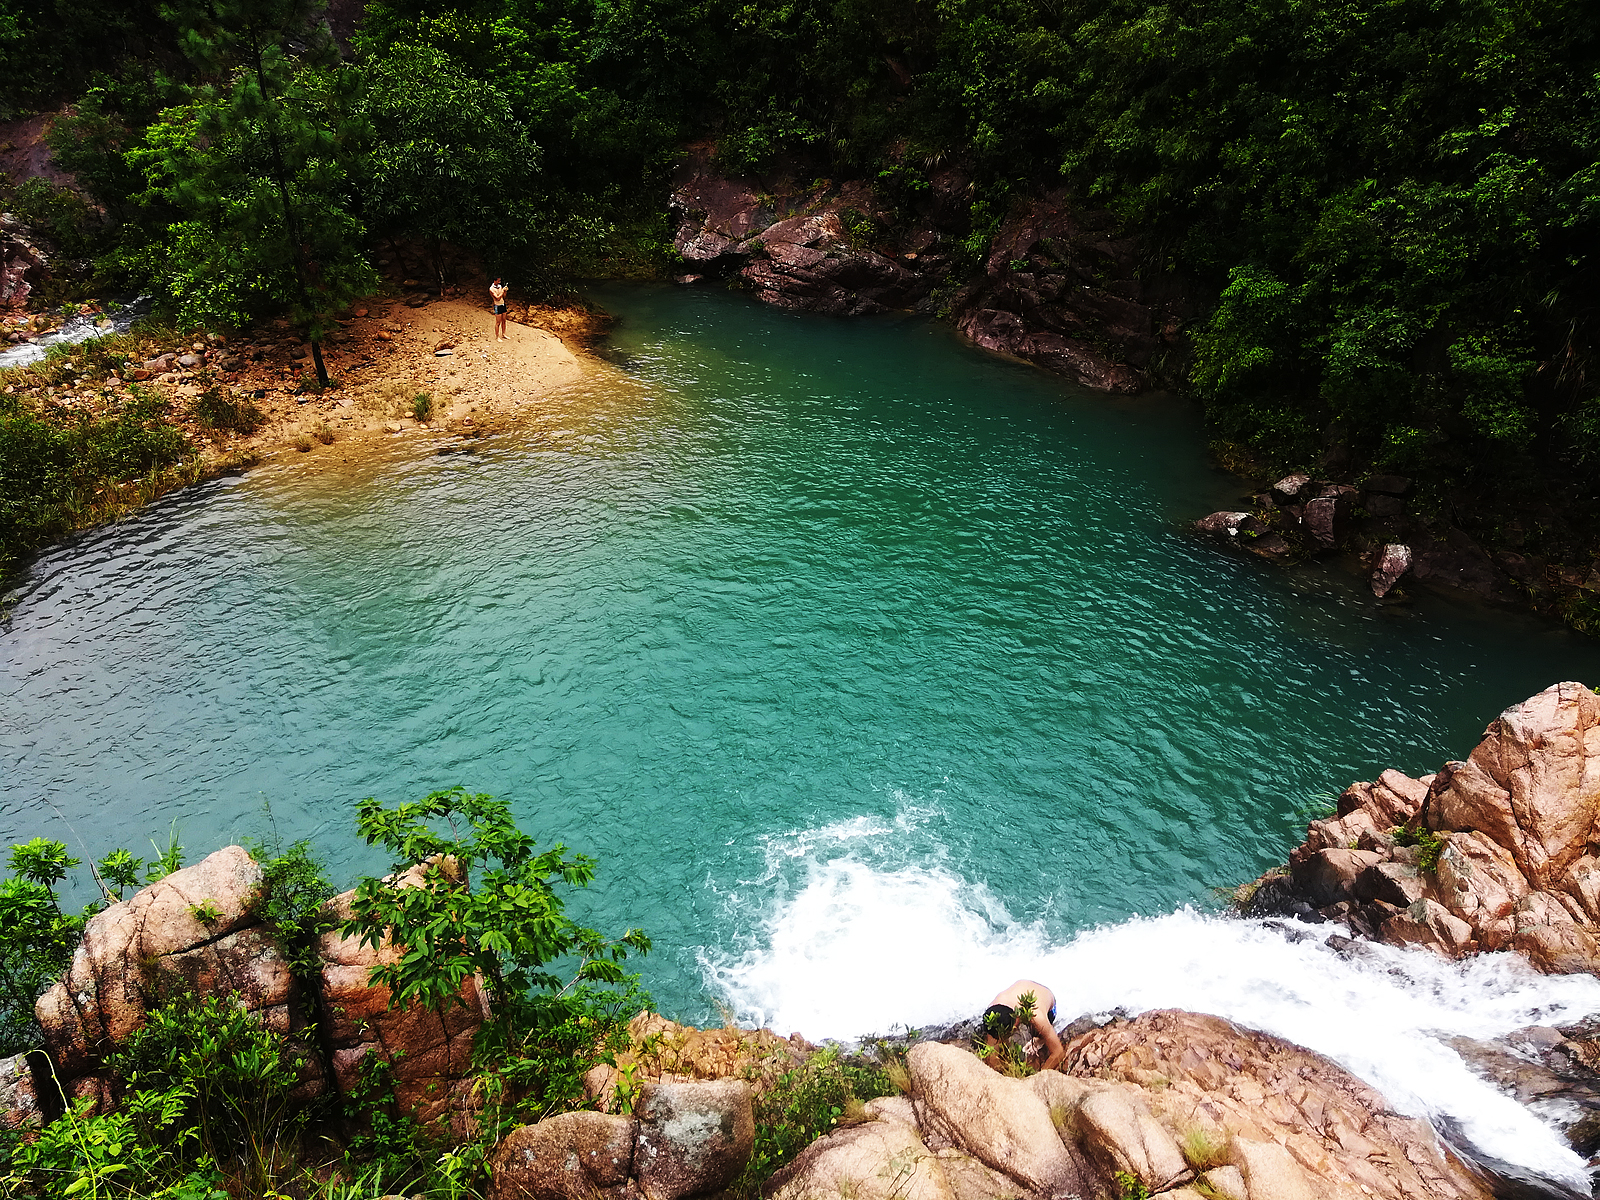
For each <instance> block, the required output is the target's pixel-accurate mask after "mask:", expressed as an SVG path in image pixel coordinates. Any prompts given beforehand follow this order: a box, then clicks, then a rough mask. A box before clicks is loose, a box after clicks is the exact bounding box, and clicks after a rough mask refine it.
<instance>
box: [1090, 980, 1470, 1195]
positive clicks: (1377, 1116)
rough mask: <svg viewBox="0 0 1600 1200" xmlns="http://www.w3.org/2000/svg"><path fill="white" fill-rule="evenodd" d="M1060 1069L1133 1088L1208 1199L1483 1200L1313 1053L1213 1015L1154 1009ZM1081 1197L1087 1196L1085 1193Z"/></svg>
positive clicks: (1110, 1029) (1114, 1028)
mask: <svg viewBox="0 0 1600 1200" xmlns="http://www.w3.org/2000/svg"><path fill="white" fill-rule="evenodd" d="M1064 1069H1065V1070H1066V1071H1068V1072H1069V1073H1070V1074H1071V1075H1072V1076H1074V1077H1076V1078H1078V1079H1080V1080H1092V1079H1099V1080H1105V1081H1108V1082H1114V1083H1117V1084H1119V1085H1120V1086H1122V1087H1125V1088H1133V1089H1136V1090H1137V1092H1138V1094H1139V1095H1141V1096H1143V1097H1145V1098H1146V1100H1147V1102H1148V1104H1149V1108H1150V1111H1151V1112H1152V1114H1153V1115H1154V1116H1155V1117H1156V1119H1157V1120H1158V1121H1159V1122H1160V1123H1161V1124H1162V1126H1163V1127H1164V1128H1165V1129H1166V1130H1167V1131H1168V1133H1169V1134H1171V1135H1172V1136H1173V1137H1174V1138H1175V1139H1187V1142H1188V1144H1189V1145H1191V1146H1193V1147H1195V1148H1196V1149H1197V1150H1198V1148H1200V1147H1206V1148H1208V1153H1209V1154H1210V1155H1212V1156H1213V1157H1210V1158H1209V1161H1201V1162H1200V1163H1199V1164H1198V1165H1199V1166H1200V1167H1202V1168H1204V1169H1205V1170H1206V1179H1207V1182H1208V1186H1210V1187H1211V1188H1213V1189H1214V1190H1215V1192H1216V1193H1217V1194H1221V1195H1229V1194H1232V1195H1238V1196H1242V1197H1244V1200H1284V1198H1287V1197H1311V1198H1314V1200H1363V1198H1372V1197H1377V1198H1380V1200H1402V1198H1403V1200H1424V1198H1440V1200H1442V1198H1444V1197H1450V1198H1452V1200H1466V1198H1467V1197H1472V1198H1474V1200H1479V1198H1481V1200H1487V1197H1488V1196H1489V1194H1490V1192H1489V1189H1488V1188H1487V1187H1486V1186H1485V1185H1484V1184H1483V1183H1482V1182H1480V1181H1479V1180H1478V1179H1477V1178H1476V1177H1475V1176H1474V1175H1473V1174H1472V1173H1471V1172H1470V1171H1468V1170H1467V1169H1465V1168H1464V1167H1463V1166H1462V1165H1461V1164H1460V1163H1459V1162H1458V1161H1457V1160H1456V1159H1455V1158H1454V1157H1452V1156H1451V1155H1449V1154H1447V1153H1446V1152H1445V1151H1444V1149H1443V1148H1442V1147H1441V1146H1440V1145H1439V1142H1438V1139H1437V1138H1436V1136H1435V1135H1434V1133H1433V1131H1432V1129H1431V1128H1429V1126H1428V1125H1427V1124H1426V1123H1425V1122H1423V1121H1419V1120H1413V1119H1411V1118H1407V1117H1402V1116H1400V1115H1399V1114H1397V1113H1395V1112H1394V1111H1393V1110H1392V1109H1391V1108H1390V1106H1389V1105H1388V1104H1387V1103H1386V1102H1385V1101H1384V1099H1383V1097H1382V1096H1380V1095H1379V1094H1378V1093H1377V1092H1375V1091H1373V1090H1372V1089H1371V1088H1370V1087H1368V1086H1367V1085H1366V1084H1364V1083H1362V1082H1361V1081H1360V1080H1358V1079H1356V1078H1355V1077H1354V1076H1353V1075H1351V1074H1349V1073H1348V1072H1347V1071H1345V1070H1344V1069H1343V1068H1341V1067H1339V1066H1337V1065H1335V1064H1334V1063H1332V1062H1329V1061H1328V1060H1327V1059H1325V1058H1323V1057H1322V1056H1321V1055H1318V1054H1315V1053H1313V1052H1312V1051H1309V1050H1305V1049H1303V1048H1301V1047H1298V1046H1294V1045H1292V1044H1290V1043H1288V1042H1285V1041H1283V1040H1281V1039H1279V1038H1274V1037H1271V1036H1269V1035H1267V1034H1263V1033H1257V1032H1254V1031H1251V1030H1247V1029H1240V1028H1238V1027H1236V1026H1234V1025H1232V1024H1230V1023H1229V1022H1227V1021H1224V1020H1222V1019H1221V1018H1218V1017H1210V1016H1201V1015H1198V1014H1195V1013H1182V1012H1174V1011H1158V1012H1151V1013H1145V1014H1144V1015H1142V1016H1140V1017H1137V1018H1134V1019H1132V1020H1118V1021H1113V1022H1112V1023H1110V1024H1109V1025H1106V1026H1103V1027H1102V1028H1100V1029H1097V1030H1095V1031H1093V1032H1091V1033H1087V1034H1084V1035H1083V1036H1081V1037H1078V1038H1076V1039H1074V1040H1073V1041H1072V1043H1071V1044H1070V1045H1069V1046H1068V1047H1067V1060H1066V1063H1065V1067H1064ZM1086 1194H1087V1193H1086Z"/></svg>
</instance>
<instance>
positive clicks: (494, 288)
mask: <svg viewBox="0 0 1600 1200" xmlns="http://www.w3.org/2000/svg"><path fill="white" fill-rule="evenodd" d="M489 306H490V307H491V308H492V309H493V310H494V340H495V341H497V342H504V341H508V340H509V339H508V338H507V337H506V281H505V280H504V279H501V278H500V277H499V276H498V275H496V276H495V280H494V282H493V283H491V284H490V285H489Z"/></svg>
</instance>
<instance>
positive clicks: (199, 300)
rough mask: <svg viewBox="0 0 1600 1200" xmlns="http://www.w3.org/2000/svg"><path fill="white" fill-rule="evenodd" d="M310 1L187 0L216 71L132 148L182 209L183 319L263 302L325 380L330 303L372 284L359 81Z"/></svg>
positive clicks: (174, 244)
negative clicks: (359, 209)
mask: <svg viewBox="0 0 1600 1200" xmlns="http://www.w3.org/2000/svg"><path fill="white" fill-rule="evenodd" d="M314 11H315V10H314V7H313V5H312V3H310V2H309V0H188V2H186V3H184V4H182V5H181V6H180V7H178V8H177V9H175V10H174V16H175V17H176V19H177V20H178V23H179V25H180V27H181V28H182V29H183V31H184V32H183V38H182V42H183V49H184V51H185V53H186V54H187V55H188V56H189V57H190V58H191V59H192V60H193V61H194V63H195V64H196V66H197V67H198V68H199V69H200V71H201V73H202V76H203V77H204V78H206V79H208V80H209V81H208V82H204V83H201V84H199V85H197V86H195V87H193V88H191V89H189V103H188V104H186V105H182V106H179V107H177V108H172V109H168V110H167V111H166V112H164V113H163V114H162V118H161V120H160V121H158V122H157V123H156V124H154V125H152V126H151V128H150V130H149V131H148V132H147V134H146V137H145V141H144V145H143V146H142V147H141V148H140V149H139V150H137V151H135V152H134V153H135V155H136V158H137V160H138V161H139V162H140V163H141V165H142V166H143V168H144V171H145V174H146V177H147V178H148V179H149V181H150V184H151V191H152V192H153V193H155V194H156V195H159V196H162V197H164V198H166V199H167V200H169V201H171V202H172V203H173V204H175V205H176V206H177V207H178V208H179V210H180V211H182V212H183V213H184V214H185V217H186V219H185V220H183V221H180V222H177V223H176V224H174V225H173V226H172V227H171V229H170V230H169V236H170V244H169V245H168V246H167V247H165V248H164V253H165V254H166V255H167V256H168V265H167V269H166V272H165V273H166V276H167V281H168V282H167V286H168V290H169V292H170V294H171V295H172V298H173V300H174V301H175V302H176V304H177V307H178V315H179V317H180V319H181V320H183V321H185V322H196V323H198V322H203V321H207V320H221V321H229V322H237V321H240V320H242V319H243V318H244V316H245V315H246V314H247V312H248V311H249V310H250V309H251V308H252V307H253V306H254V305H259V304H260V303H261V301H263V300H267V301H271V302H276V303H278V304H283V305H286V306H287V307H288V308H289V309H290V312H291V315H292V317H293V319H294V320H295V322H296V323H297V324H300V325H302V326H304V327H305V329H306V336H307V339H308V340H309V341H310V343H311V352H312V359H313V361H314V363H315V364H316V369H317V381H318V383H319V384H321V385H322V386H324V387H326V386H327V384H328V369H327V367H326V365H325V364H324V362H323V359H322V339H323V336H324V335H325V334H326V333H327V331H328V327H329V323H330V320H331V318H332V315H333V313H334V312H335V311H337V310H338V309H340V308H343V307H344V306H345V305H347V304H349V303H350V302H351V301H352V300H354V299H356V298H357V297H358V296H361V295H363V294H365V293H366V292H368V291H370V290H371V289H372V288H373V287H374V286H376V282H377V280H376V276H375V275H374V273H373V271H372V268H371V266H370V264H369V263H368V262H367V260H366V257H365V255H364V253H363V251H362V245H363V242H364V241H365V229H364V228H363V227H362V224H361V222H360V221H359V220H358V219H357V218H356V217H355V216H354V215H353V214H352V212H351V211H350V208H351V201H352V198H353V196H352V193H353V188H352V187H351V183H350V166H351V161H352V159H353V157H354V156H355V155H356V154H357V153H358V152H359V149H360V145H361V141H362V139H363V137H364V132H365V131H364V127H363V125H362V123H361V122H360V120H359V119H358V118H356V117H355V116H353V114H352V109H353V107H354V103H355V101H356V99H357V89H358V84H359V80H358V78H357V75H356V73H355V72H354V71H353V70H352V69H350V68H349V67H347V66H345V65H344V64H342V63H340V62H339V61H338V57H337V54H336V51H335V48H334V46H333V42H332V38H331V35H330V34H329V33H328V30H327V27H326V26H325V25H324V24H322V23H320V22H319V21H317V20H316V19H314Z"/></svg>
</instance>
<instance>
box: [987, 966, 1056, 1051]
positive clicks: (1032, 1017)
mask: <svg viewBox="0 0 1600 1200" xmlns="http://www.w3.org/2000/svg"><path fill="white" fill-rule="evenodd" d="M1018 1009H1026V1010H1027V1011H1028V1014H1029V1020H1028V1025H1027V1026H1026V1028H1031V1029H1032V1030H1033V1032H1034V1033H1036V1034H1038V1035H1039V1041H1040V1042H1041V1043H1043V1046H1042V1048H1030V1050H1029V1053H1028V1057H1029V1058H1034V1057H1035V1056H1036V1055H1038V1054H1043V1057H1042V1058H1041V1059H1040V1060H1039V1061H1038V1062H1037V1063H1036V1064H1035V1065H1036V1066H1037V1067H1038V1069H1039V1070H1041V1071H1049V1070H1053V1069H1054V1068H1055V1067H1057V1066H1059V1065H1060V1064H1061V1060H1062V1059H1063V1058H1065V1057H1066V1056H1067V1048H1066V1047H1065V1046H1063V1045H1062V1044H1061V1039H1060V1038H1059V1037H1057V1036H1056V994H1055V993H1054V992H1052V991H1051V990H1050V989H1049V988H1047V987H1045V985H1044V984H1042V983H1038V982H1036V981H1034V980H1032V979H1019V980H1017V981H1016V982H1015V983H1013V984H1012V985H1011V986H1010V987H1008V988H1005V989H1004V990H1002V991H1001V992H1000V994H999V995H998V996H996V997H995V998H994V1001H993V1002H992V1003H991V1004H990V1005H989V1007H988V1008H986V1009H984V1010H983V1019H982V1025H983V1040H984V1042H985V1043H986V1044H987V1045H988V1047H989V1049H990V1051H991V1053H990V1055H989V1057H988V1058H987V1059H985V1060H984V1061H986V1062H987V1063H988V1064H989V1065H990V1066H991V1067H993V1068H994V1069H995V1070H996V1071H1000V1070H1003V1069H1004V1064H1003V1063H1002V1062H1001V1056H1000V1054H999V1051H1000V1048H1001V1047H1002V1046H1003V1045H1004V1044H1005V1043H1007V1042H1009V1041H1010V1040H1011V1035H1012V1034H1013V1033H1014V1032H1015V1031H1016V1028H1017V1010H1018Z"/></svg>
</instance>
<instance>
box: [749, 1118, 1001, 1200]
mask: <svg viewBox="0 0 1600 1200" xmlns="http://www.w3.org/2000/svg"><path fill="white" fill-rule="evenodd" d="M945 1167H946V1162H945V1160H944V1159H942V1158H941V1157H939V1156H936V1155H934V1154H933V1153H932V1152H930V1151H929V1150H928V1148H927V1147H926V1146H925V1145H923V1143H922V1140H921V1139H920V1138H919V1137H918V1136H917V1131H916V1130H915V1129H913V1128H912V1127H911V1126H909V1125H906V1124H903V1123H902V1122H899V1121H871V1122H869V1123H867V1124H865V1125H857V1126H854V1127H853V1128H850V1129H841V1130H839V1131H837V1132H836V1133H831V1134H829V1135H828V1136H827V1137H825V1138H821V1139H819V1140H818V1141H815V1142H813V1143H812V1144H811V1145H810V1146H807V1147H806V1148H805V1149H804V1150H802V1151H801V1152H800V1155H799V1156H798V1157H797V1158H796V1159H795V1160H794V1161H793V1162H791V1163H789V1164H788V1165H787V1166H785V1167H783V1168H782V1169H781V1170H779V1171H778V1172H777V1173H775V1174H774V1175H773V1177H772V1179H771V1180H770V1181H769V1182H768V1184H767V1186H766V1188H765V1189H764V1191H763V1194H764V1195H765V1196H766V1197H767V1198H768V1200H840V1197H844V1196H848V1197H850V1198H851V1200H969V1197H971V1195H972V1189H971V1187H970V1185H969V1187H968V1188H966V1189H964V1190H963V1191H961V1192H957V1190H956V1188H955V1187H954V1186H952V1182H951V1179H950V1177H949V1175H948V1173H947V1172H946V1169H945ZM966 1174H968V1177H969V1178H970V1173H966ZM979 1178H980V1189H979V1195H983V1196H1000V1195H1005V1194H1006V1192H1005V1191H1003V1190H1001V1189H998V1188H997V1189H995V1190H993V1191H990V1190H988V1189H986V1188H983V1187H982V1186H981V1180H982V1177H981V1176H980V1177H979ZM1003 1182H1004V1183H1009V1180H1006V1181H1003ZM1009 1190H1010V1192H1012V1193H1014V1192H1015V1190H1016V1188H1015V1185H1011V1187H1010V1189H1009Z"/></svg>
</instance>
